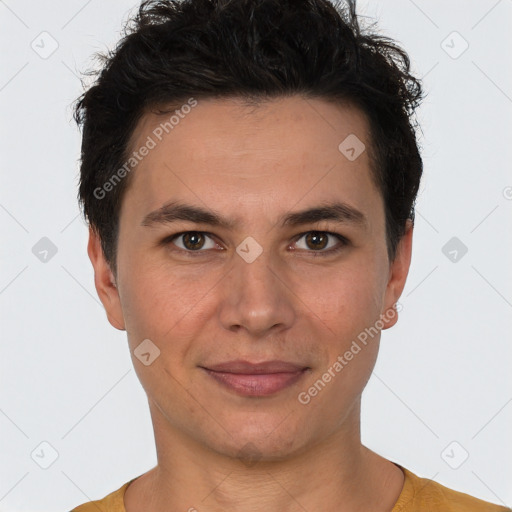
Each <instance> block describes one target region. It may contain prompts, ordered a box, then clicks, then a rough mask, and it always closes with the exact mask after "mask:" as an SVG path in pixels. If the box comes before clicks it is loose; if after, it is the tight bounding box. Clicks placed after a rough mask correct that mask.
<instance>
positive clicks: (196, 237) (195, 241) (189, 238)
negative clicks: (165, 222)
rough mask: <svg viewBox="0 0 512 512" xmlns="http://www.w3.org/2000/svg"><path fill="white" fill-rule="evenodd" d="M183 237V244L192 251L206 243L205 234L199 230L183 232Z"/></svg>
mask: <svg viewBox="0 0 512 512" xmlns="http://www.w3.org/2000/svg"><path fill="white" fill-rule="evenodd" d="M182 237H183V245H184V246H185V248H186V249H190V250H191V251H194V250H197V249H201V247H202V246H203V245H204V236H203V234H202V233H199V232H198V231H190V232H188V233H185V234H183V235H182Z"/></svg>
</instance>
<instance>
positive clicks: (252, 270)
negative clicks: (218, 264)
mask: <svg viewBox="0 0 512 512" xmlns="http://www.w3.org/2000/svg"><path fill="white" fill-rule="evenodd" d="M223 281H224V282H223V297H222V301H221V306H220V321H221V323H222V325H223V327H224V328H225V329H227V330H230V331H232V332H236V331H241V330H245V331H246V333H247V334H248V335H249V336H250V337H252V338H258V339H261V338H262V337H265V335H267V334H269V333H272V334H275V332H277V331H280V330H286V329H288V328H290V327H291V326H292V325H293V322H294V320H295V317H296V310H295V307H294V304H293V302H294V295H293V291H292V289H291V288H290V286H291V283H290V282H289V279H287V276H286V273H285V269H284V268H283V267H282V266H280V265H279V264H278V262H276V261H272V257H271V254H270V253H268V252H266V251H265V250H264V251H263V252H262V253H261V254H260V255H259V256H258V257H257V258H256V259H255V260H254V261H252V262H251V263H248V262H247V261H245V260H244V259H243V258H241V257H239V256H238V255H235V257H234V262H233V267H232V268H231V270H230V272H229V273H228V274H227V275H226V277H225V278H224V280H223ZM295 300H296V299H295Z"/></svg>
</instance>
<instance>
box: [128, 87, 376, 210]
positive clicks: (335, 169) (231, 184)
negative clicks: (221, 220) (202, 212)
mask: <svg viewBox="0 0 512 512" xmlns="http://www.w3.org/2000/svg"><path fill="white" fill-rule="evenodd" d="M176 111H177V112H176ZM132 141H133V142H132V144H131V148H130V149H131V151H137V150H138V149H139V148H141V147H143V146H144V145H150V146H151V149H150V150H149V151H148V152H146V153H147V154H146V156H144V157H143V158H142V159H141V160H140V162H139V163H138V164H137V166H136V168H135V170H134V171H133V176H132V183H131V185H130V188H129V189H128V191H127V194H126V198H125V200H130V199H128V198H129V197H130V198H131V200H133V199H136V204H137V205H138V207H139V209H140V210H141V211H140V214H143V213H147V212H148V211H149V210H150V209H151V210H153V209H155V208H158V207H160V206H162V205H163V204H165V203H166V202H169V201H170V200H181V199H184V198H185V197H186V199H188V202H189V203H190V202H193V203H196V204H200V203H203V205H204V206H207V207H208V206H210V207H211V208H214V207H215V205H216V203H218V202H219V200H220V201H222V200H225V199H226V198H227V197H229V198H231V204H232V205H233V207H234V208H235V206H237V207H239V206H241V204H242V203H243V204H244V205H248V204H249V205H250V204H251V203H252V205H253V206H254V207H256V206H257V205H258V206H260V207H262V206H266V207H267V208H270V209H272V208H277V207H280V208H288V207H290V206H291V205H293V204H294V203H297V202H298V201H300V200H301V197H303V198H304V201H306V202H307V201H308V200H310V201H314V200H315V197H322V199H325V200H331V201H335V200H340V199H344V200H346V202H347V203H350V202H351V203H352V204H353V205H355V204H357V206H358V208H359V209H364V208H371V207H372V204H373V203H374V202H375V193H378V191H377V190H376V189H375V186H374V183H373V179H372V176H371V172H370V159H369V155H368V151H366V150H363V149H361V148H366V147H368V146H369V144H370V135H369V126H368V123H367V119H366V117H365V116H364V115H363V114H362V113H361V111H359V110H358V109H357V108H355V107H352V106H349V105H343V106H342V105H335V104H333V103H330V102H327V101H324V100H320V99H311V98H309V99H306V98H303V97H299V96H293V97H288V98H283V99H275V100H271V101H266V102H264V103H261V104H259V105H258V106H254V105H252V106H247V105H245V104H244V103H243V102H242V101H241V100H239V99H222V100H198V101H197V103H196V105H195V106H193V107H191V108H182V109H180V107H179V106H177V107H173V109H172V110H171V111H170V112H167V113H165V114H155V113H146V114H145V115H144V116H143V117H142V118H141V120H140V122H139V123H138V125H137V127H136V130H135V131H134V134H133V137H132ZM149 141H151V142H149ZM346 141H348V143H347V142H346ZM148 142H149V144H148ZM347 144H348V145H349V146H353V147H354V149H355V151H357V153H359V152H360V154H359V155H358V156H357V155H356V156H357V158H355V159H354V158H349V157H352V156H353V153H354V152H352V153H350V152H349V153H346V149H347ZM348 149H349V150H350V149H352V148H351V147H350V148H348ZM340 195H341V196H343V197H340ZM242 196H243V197H242ZM242 199H243V200H242ZM124 203H125V201H123V204H124ZM303 206H307V204H303ZM215 209H218V208H215ZM238 213H241V212H240V210H239V211H238Z"/></svg>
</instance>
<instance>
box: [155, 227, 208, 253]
mask: <svg viewBox="0 0 512 512" xmlns="http://www.w3.org/2000/svg"><path fill="white" fill-rule="evenodd" d="M162 244H163V245H169V244H172V245H174V246H176V247H178V248H179V249H180V250H181V251H182V252H185V253H189V254H193V253H198V254H200V253H205V252H207V249H214V248H215V247H216V246H217V244H216V243H215V242H214V241H213V239H212V238H211V236H209V235H208V234H206V233H203V232H202V231H184V232H182V233H178V234H176V235H171V236H169V237H166V238H165V239H164V240H163V241H162Z"/></svg>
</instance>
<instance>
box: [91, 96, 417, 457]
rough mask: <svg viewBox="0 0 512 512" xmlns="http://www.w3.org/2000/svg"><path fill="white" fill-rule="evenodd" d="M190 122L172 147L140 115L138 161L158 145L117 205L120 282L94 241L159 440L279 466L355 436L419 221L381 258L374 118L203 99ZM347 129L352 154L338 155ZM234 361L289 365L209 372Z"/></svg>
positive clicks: (104, 286) (326, 106) (102, 280)
mask: <svg viewBox="0 0 512 512" xmlns="http://www.w3.org/2000/svg"><path fill="white" fill-rule="evenodd" d="M188 110H189V109H187V111H188ZM190 110H191V111H190V112H189V113H187V114H186V115H185V116H183V117H182V118H180V121H179V123H177V124H175V125H174V127H173V129H172V130H168V132H169V133H165V131H163V136H162V133H160V132H162V129H161V127H160V126H161V123H162V122H165V121H166V120H168V118H169V116H168V115H164V116H162V115H160V116H157V115H156V114H152V113H149V114H146V115H145V116H144V117H143V118H142V119H141V121H140V123H139V125H138V126H137V129H136V131H135V132H134V137H133V139H132V142H133V144H132V145H133V147H132V150H137V149H138V148H140V147H141V146H144V145H145V144H146V143H147V141H148V136H149V137H151V138H152V139H153V140H154V141H155V142H156V144H155V145H154V147H153V148H151V149H150V150H149V151H148V152H147V155H146V156H144V157H143V158H142V159H141V161H140V162H139V163H138V165H137V167H136V169H135V170H134V171H133V175H132V176H131V178H132V179H133V181H132V183H131V184H130V187H129V188H128V190H127V192H126V195H125V196H124V198H123V204H122V208H121V214H120V231H119V241H118V260H117V282H116V285H114V284H112V274H111V273H110V270H109V269H108V266H107V265H106V263H105V261H104V259H103V255H102V253H101V250H100V249H99V241H98V239H97V238H96V236H95V235H94V233H93V232H92V231H91V236H90V243H89V255H90V257H91V261H92V262H93V265H94V268H95V282H96V287H97V290H98V293H99V296H100V298H101V299H102V301H103V304H104V306H105V309H106V311H107V315H108V318H109V320H110V322H111V323H112V325H114V326H115V327H116V328H118V329H125V330H126V331H127V336H128V342H129V346H130V351H131V354H132V360H133V364H134V367H135V370H136V372H137V375H138V377H139V379H140V381H141V384H142V386H143V387H144V389H145V391H146V393H147V395H148V399H149V404H150V408H151V414H152V417H153V421H154V426H155V435H156V437H157V438H158V437H161V438H162V437H164V436H165V435H174V436H180V437H182V438H187V439H188V440H189V441H192V442H194V443H196V444H197V445H201V446H203V447H206V448H209V449H211V450H214V451H215V452H218V453H223V454H227V455H229V456H237V455H239V454H240V453H242V452H243V450H247V449H248V447H251V450H253V451H255V452H256V453H257V454H258V456H259V457H261V458H266V459H269V460H270V459H271V458H273V457H274V458H277V457H283V456H289V455H291V454H293V453H300V452H301V451H303V450H306V449H308V448H310V447H312V446H313V445H316V444H318V443H321V442H323V441H325V440H327V439H328V438H331V439H332V436H342V437H343V436H344V437H345V438H351V437H354V436H357V435H358V428H359V427H358V426H359V403H360V397H361V393H362V391H363V388H364V386H365V385H366V382H367V381H368V379H369V377H370V374H371V372H372V369H373V366H374V364H375V360H376V357H377V352H378V344H379V338H380V330H381V329H386V328H389V327H391V326H392V325H393V324H394V323H395V322H396V319H397V314H396V313H395V312H394V310H393V305H394V304H395V303H396V301H397V300H398V298H399V297H400V294H401V292H402V290H403V287H404V285H405V280H406V277H407V272H408V268H409V263H410V252H411V243H412V242H411V240H412V229H411V227H410V225H409V226H408V230H407V233H406V235H405V237H404V238H403V240H402V242H401V243H400V245H399V248H398V251H397V257H396V259H395V260H394V261H393V262H390V261H389V260H388V257H387V248H386V233H385V217H384V204H383V200H382V197H381V194H380V192H379V191H378V190H377V188H376V186H375V185H374V183H373V181H372V178H371V174H370V160H369V156H368V152H367V151H365V150H363V151H362V153H361V154H360V155H359V156H358V157H357V158H355V159H354V158H353V157H354V154H357V153H359V151H360V149H361V148H362V146H361V145H360V142H362V143H363V144H365V146H366V148H368V147H369V144H370V139H369V130H368V125H367V121H366V119H365V117H364V116H363V114H362V113H361V112H360V111H359V110H357V109H355V108H353V107H350V106H335V105H333V104H330V103H327V102H325V101H323V100H319V99H308V100H306V99H303V98H301V97H298V96H297V97H290V98H286V99H280V100H273V101H272V102H269V103H266V104H262V105H261V106H259V107H257V108H247V107H244V106H243V105H242V104H241V103H240V102H239V101H235V100H222V101H220V100H204V101H199V102H198V103H197V105H196V106H195V107H194V108H192V109H190ZM159 127H160V129H159ZM155 134H159V138H161V140H159V138H158V137H157V136H156V135H155ZM351 134H352V137H353V135H355V136H356V137H357V139H359V141H360V142H357V144H359V145H356V146H354V140H355V139H353V138H352V139H348V140H349V141H352V144H351V145H349V146H354V147H355V152H353V151H351V150H350V148H349V149H348V150H347V148H346V146H344V145H343V144H342V149H341V150H340V149H339V146H340V144H341V143H342V142H343V141H344V140H345V139H346V138H347V137H348V136H349V135H351ZM345 144H346V143H345ZM150 145H152V144H150ZM348 157H350V158H348ZM164 205H167V206H174V207H176V206H177V205H180V206H188V207H189V209H185V208H181V209H176V208H174V209H172V208H169V209H168V211H167V212H164V211H163V210H161V208H162V207H163V206H164ZM329 207H331V208H329ZM192 209H201V210H203V212H202V214H200V213H201V212H197V211H195V212H194V211H193V210H192ZM313 210H315V211H313ZM299 213H300V214H301V215H299ZM376 328H377V331H378V332H377V334H375V331H376ZM372 329H373V330H372ZM368 332H371V333H372V335H368ZM363 333H366V340H365V342H363V340H364V338H365V335H364V334H363ZM143 340H151V341H150V342H148V341H146V342H144V343H145V345H141V343H142V342H143ZM354 343H355V345H354ZM357 347H359V348H357ZM158 351H159V352H158ZM140 352H142V353H144V354H146V355H144V356H143V357H142V359H143V360H144V361H145V363H148V364H144V363H143V362H141V360H140V359H139V357H137V355H136V354H139V356H140ZM350 354H351V355H350ZM240 360H242V361H246V362H250V363H261V362H269V361H276V360H277V361H281V362H285V363H290V365H288V366H287V367H284V366H283V367H280V366H276V367H273V368H266V369H265V368H263V369H261V368H260V370H261V371H263V374H260V375H254V371H255V370H254V368H252V369H250V370H247V369H245V370H244V368H242V369H240V368H239V367H237V366H234V365H233V364H231V363H230V364H228V368H227V369H226V368H224V369H221V370H224V371H217V372H215V371H212V368H213V367H215V366H216V365H219V364H221V363H226V362H227V363H229V362H232V361H240ZM149 363H150V364H149ZM336 363H338V364H336ZM226 370H227V371H226ZM233 370H234V371H233ZM248 373H252V375H248ZM237 374H239V375H238V376H237ZM240 374H244V375H240ZM157 430H158V431H157ZM157 445H158V439H157Z"/></svg>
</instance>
